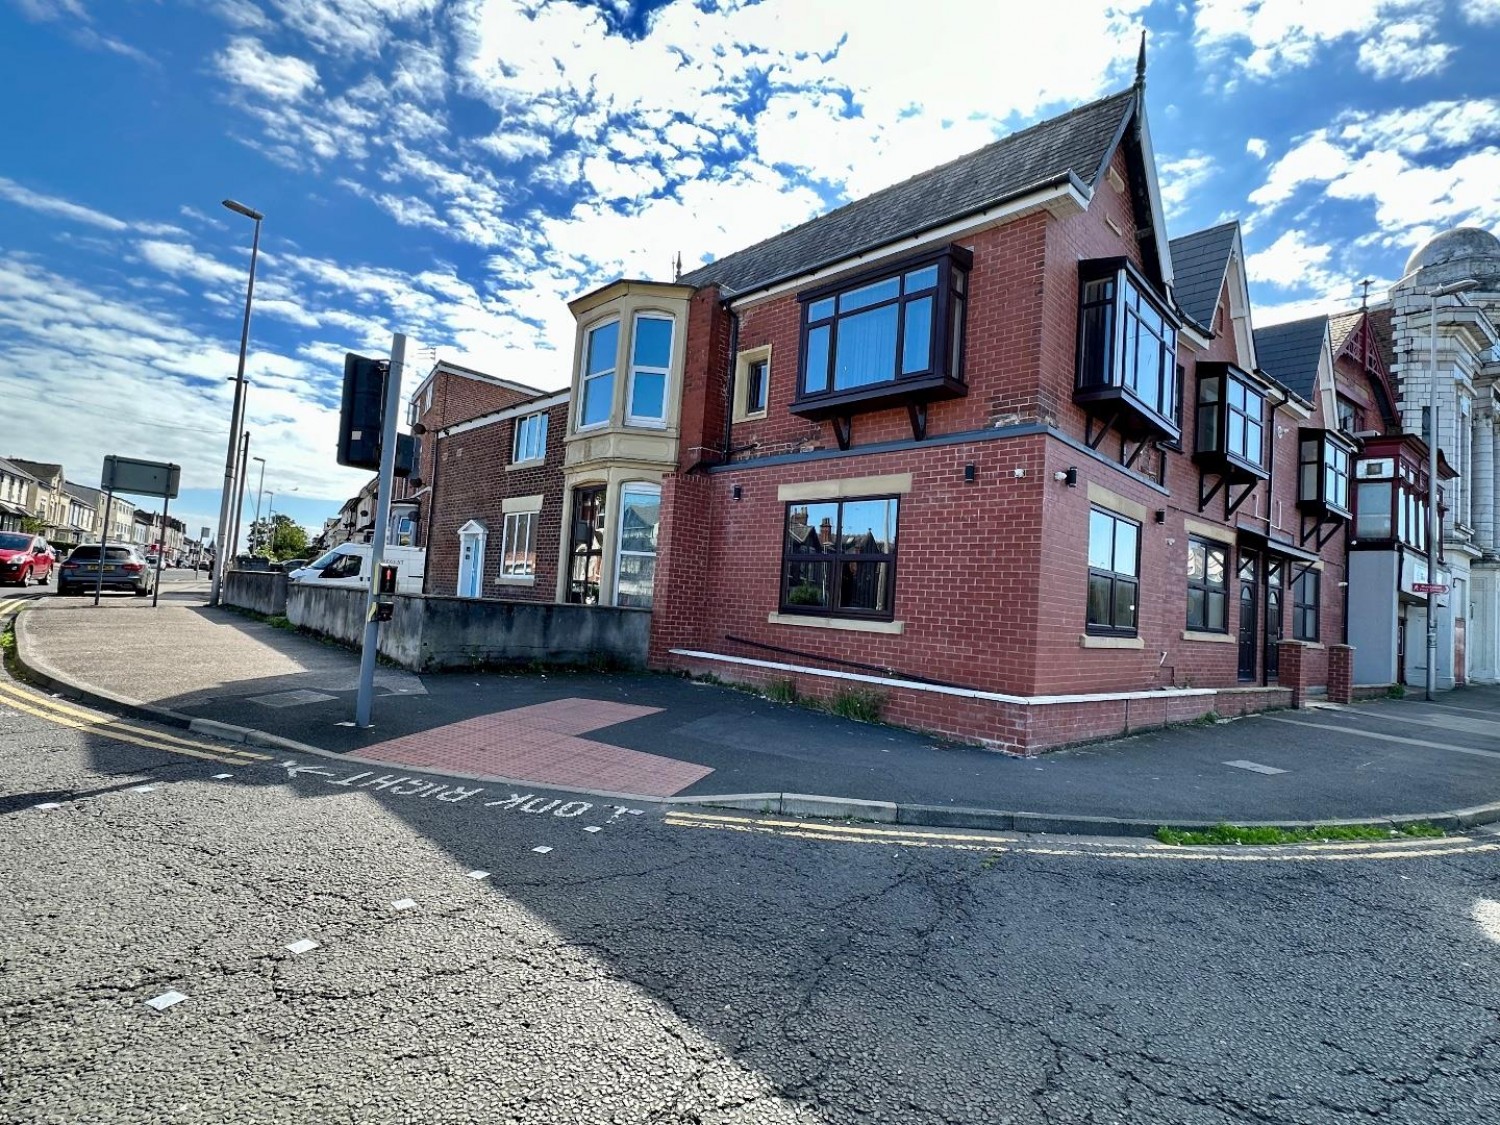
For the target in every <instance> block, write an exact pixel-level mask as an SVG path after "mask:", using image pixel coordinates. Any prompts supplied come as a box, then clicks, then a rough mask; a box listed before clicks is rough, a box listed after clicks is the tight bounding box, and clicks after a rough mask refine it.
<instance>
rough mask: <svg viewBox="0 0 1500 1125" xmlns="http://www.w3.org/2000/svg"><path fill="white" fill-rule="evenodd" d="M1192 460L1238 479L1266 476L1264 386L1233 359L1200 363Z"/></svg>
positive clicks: (1263, 477) (1262, 477)
mask: <svg viewBox="0 0 1500 1125" xmlns="http://www.w3.org/2000/svg"><path fill="white" fill-rule="evenodd" d="M1193 460H1194V461H1195V462H1197V463H1198V464H1200V465H1205V466H1207V467H1208V468H1209V469H1210V470H1211V471H1216V472H1225V473H1228V474H1229V475H1231V476H1235V477H1237V478H1245V477H1250V478H1259V479H1262V480H1264V479H1265V478H1266V476H1267V470H1266V394H1265V389H1264V388H1263V386H1262V385H1261V384H1260V383H1259V382H1257V381H1256V380H1255V379H1254V378H1253V377H1252V376H1251V375H1250V374H1249V373H1247V372H1245V371H1242V370H1241V369H1240V368H1238V367H1236V366H1235V365H1234V364H1232V363H1200V364H1199V365H1198V443H1197V450H1196V451H1195V452H1194V454H1193Z"/></svg>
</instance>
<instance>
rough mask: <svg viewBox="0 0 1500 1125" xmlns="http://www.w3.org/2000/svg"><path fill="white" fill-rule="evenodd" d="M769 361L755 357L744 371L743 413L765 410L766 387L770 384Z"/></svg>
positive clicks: (760, 412)
mask: <svg viewBox="0 0 1500 1125" xmlns="http://www.w3.org/2000/svg"><path fill="white" fill-rule="evenodd" d="M770 375H771V363H770V361H769V360H765V359H757V360H752V361H751V362H750V365H749V367H748V368H747V369H746V371H745V413H746V414H764V413H765V412H766V388H767V387H768V386H769V384H770Z"/></svg>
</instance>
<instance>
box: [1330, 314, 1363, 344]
mask: <svg viewBox="0 0 1500 1125" xmlns="http://www.w3.org/2000/svg"><path fill="white" fill-rule="evenodd" d="M1364 315H1365V310H1364V309H1354V310H1353V311H1351V312H1346V313H1338V314H1336V315H1334V316H1330V317H1329V318H1328V336H1329V339H1330V340H1331V341H1332V343H1333V350H1334V351H1335V352H1337V351H1338V350H1339V349H1340V348H1342V347H1343V346H1344V345H1345V344H1347V343H1348V342H1349V336H1350V334H1351V333H1353V331H1354V330H1355V329H1356V328H1358V327H1359V322H1360V319H1361V318H1362V317H1363V316H1364Z"/></svg>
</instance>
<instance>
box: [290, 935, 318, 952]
mask: <svg viewBox="0 0 1500 1125" xmlns="http://www.w3.org/2000/svg"><path fill="white" fill-rule="evenodd" d="M287 948H288V949H290V950H291V951H292V952H293V953H311V952H312V951H313V950H314V949H317V948H318V943H317V942H315V941H313V939H312V938H302V939H301V940H300V941H294V942H292V944H291V945H289V946H287Z"/></svg>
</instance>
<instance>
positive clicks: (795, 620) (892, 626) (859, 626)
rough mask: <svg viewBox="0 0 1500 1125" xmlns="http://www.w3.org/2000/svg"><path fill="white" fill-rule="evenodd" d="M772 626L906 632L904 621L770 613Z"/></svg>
mask: <svg viewBox="0 0 1500 1125" xmlns="http://www.w3.org/2000/svg"><path fill="white" fill-rule="evenodd" d="M766 621H768V622H769V623H770V624H772V625H798V626H801V627H802V628H804V629H842V630H844V631H846V632H850V633H890V634H900V633H904V632H905V631H906V622H905V621H865V620H862V619H860V618H857V617H803V616H802V615H801V614H796V613H770V614H767V615H766Z"/></svg>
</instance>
